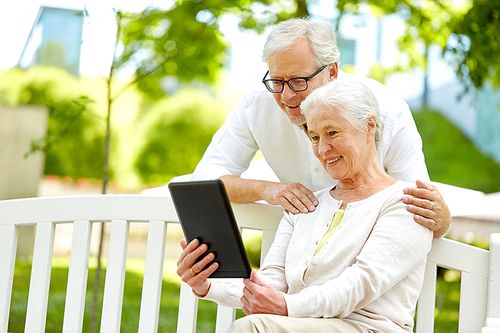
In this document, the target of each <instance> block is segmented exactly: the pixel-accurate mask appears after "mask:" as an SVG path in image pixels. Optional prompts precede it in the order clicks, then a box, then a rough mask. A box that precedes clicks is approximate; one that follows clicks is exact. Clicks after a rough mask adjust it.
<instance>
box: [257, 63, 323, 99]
mask: <svg viewBox="0 0 500 333" xmlns="http://www.w3.org/2000/svg"><path fill="white" fill-rule="evenodd" d="M326 66H328V65H323V66H321V67H320V68H319V69H318V70H317V71H316V72H314V73H312V74H311V75H310V76H305V77H294V78H291V79H289V80H286V81H283V80H275V79H267V80H266V76H267V74H269V70H268V71H267V72H266V75H264V78H263V79H262V83H264V85H265V86H266V88H267V90H269V91H270V92H272V93H274V94H279V93H281V92H282V91H283V89H285V83H286V84H287V85H288V87H290V89H292V90H293V91H295V92H300V91H306V90H307V89H308V88H309V83H308V81H309V80H310V79H312V78H313V77H315V76H316V75H318V74H319V73H321V71H322V70H323V69H325V68H326ZM293 80H304V81H305V82H306V87H305V88H304V89H295V88H294V87H292V85H291V84H290V81H293ZM266 82H280V83H281V90H280V91H273V90H271V89H270V88H269V86H268V85H267V84H266Z"/></svg>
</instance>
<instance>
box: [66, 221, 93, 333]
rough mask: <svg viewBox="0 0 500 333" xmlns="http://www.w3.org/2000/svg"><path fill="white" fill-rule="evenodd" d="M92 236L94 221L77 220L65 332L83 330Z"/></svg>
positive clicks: (70, 265)
mask: <svg viewBox="0 0 500 333" xmlns="http://www.w3.org/2000/svg"><path fill="white" fill-rule="evenodd" d="M91 236H92V223H91V222H90V221H89V220H81V221H75V223H74V225H73V241H72V244H71V257H70V264H69V271H68V284H67V286H66V302H65V305H64V320H63V333H70V332H81V331H82V329H83V314H84V312H85V296H86V290H87V278H88V266H89V256H90V240H91Z"/></svg>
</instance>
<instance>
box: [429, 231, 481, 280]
mask: <svg viewBox="0 0 500 333" xmlns="http://www.w3.org/2000/svg"><path fill="white" fill-rule="evenodd" d="M488 258H489V252H488V251H486V250H483V249H480V248H478V247H475V246H471V245H467V244H464V243H460V242H456V241H452V240H449V239H445V238H436V239H434V241H433V242H432V249H431V252H429V254H428V256H427V261H430V262H435V263H439V266H440V267H444V268H449V269H453V270H456V271H465V272H469V273H471V274H475V275H478V276H482V277H487V276H488V260H489V259H488Z"/></svg>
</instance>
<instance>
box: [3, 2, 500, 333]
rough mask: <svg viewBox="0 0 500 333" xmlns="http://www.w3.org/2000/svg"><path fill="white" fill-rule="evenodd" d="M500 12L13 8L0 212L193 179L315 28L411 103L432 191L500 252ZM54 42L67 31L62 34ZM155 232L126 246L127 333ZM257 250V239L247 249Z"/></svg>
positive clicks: (169, 320)
mask: <svg viewBox="0 0 500 333" xmlns="http://www.w3.org/2000/svg"><path fill="white" fill-rule="evenodd" d="M499 7H500V5H498V4H497V3H496V1H493V0H491V1H484V0H483V1H398V0H385V1H384V0H370V1H361V2H359V1H338V2H337V1H324V0H322V1H320V0H317V1H305V0H299V1H285V0H281V1H275V0H266V1H261V2H254V1H246V0H234V1H218V0H209V1H203V0H202V1H99V2H97V1H77V0H73V1H37V0H32V1H23V0H21V1H17V2H9V3H7V2H2V3H0V45H2V46H1V52H0V103H1V104H0V108H1V110H2V111H0V135H3V136H0V138H1V139H0V140H1V141H0V153H3V154H4V155H3V156H4V157H2V155H1V154H0V170H1V172H0V188H2V192H1V194H2V197H1V198H0V199H11V198H18V197H27V196H37V195H39V196H49V195H72V194H89V193H101V192H106V193H139V192H142V191H144V190H147V189H154V188H157V187H159V186H163V185H165V184H166V183H168V181H170V180H171V179H172V178H173V177H177V176H181V175H184V174H189V173H190V172H192V171H193V169H194V167H195V166H196V164H197V162H198V161H199V159H200V158H201V156H202V154H203V152H204V150H205V148H206V147H207V146H208V144H209V142H210V139H211V137H212V135H213V133H214V132H215V131H216V130H217V129H218V128H219V126H220V125H221V124H222V123H223V121H224V117H225V116H226V115H227V113H228V112H230V110H231V109H232V107H233V105H234V104H235V103H236V101H237V100H238V98H239V97H240V96H241V95H242V94H243V92H244V91H246V90H249V89H252V88H254V87H256V86H258V85H261V84H262V83H261V82H260V81H261V79H262V76H263V74H264V73H265V71H266V70H267V67H266V64H264V63H263V62H262V61H261V59H260V57H261V50H262V45H263V43H264V40H265V36H266V33H267V32H268V29H269V27H270V26H272V25H273V24H274V23H276V22H277V21H279V20H283V19H287V18H290V17H304V16H310V17H312V18H318V19H322V20H326V21H328V22H330V23H331V24H332V25H333V26H334V27H335V28H336V31H337V36H338V38H339V48H340V50H341V68H342V69H343V70H345V71H347V72H352V73H356V74H361V75H366V76H370V77H372V78H374V79H377V80H379V81H381V82H383V83H385V84H387V85H388V86H389V87H390V88H391V89H392V90H393V91H394V93H395V95H398V96H401V97H403V98H404V99H405V100H406V101H407V102H408V103H409V104H410V106H411V108H412V111H413V113H414V118H415V121H416V123H417V127H418V129H419V131H420V133H421V135H422V138H423V142H424V154H425V156H426V162H427V166H428V170H429V174H430V176H431V180H433V181H435V182H439V183H443V184H447V185H451V187H449V186H445V187H442V189H443V191H445V192H446V194H447V195H450V197H449V198H452V199H450V201H453V202H450V201H448V199H447V198H448V197H445V199H447V202H449V203H450V205H451V207H450V208H452V213H454V220H453V228H455V229H453V228H452V230H450V232H449V234H448V237H452V238H455V239H458V240H461V241H465V242H469V243H474V244H476V245H481V246H483V247H487V246H488V244H487V238H486V237H485V235H486V234H488V233H489V232H491V230H498V229H495V228H498V222H499V221H498V220H499V218H498V208H496V207H498V206H495V202H498V199H499V196H498V193H496V192H498V191H500V166H499V163H500V113H499V104H500V98H499V92H498V91H497V90H496V88H497V87H498V84H499V82H500V80H499V76H500V72H499V71H498V63H499V60H500V59H499V57H500V52H499V51H500V39H499V38H498V31H500V30H499V28H500V27H499V22H500V20H499V15H500V8H499ZM42 9H44V10H46V11H45V13H49V12H50V11H51V10H52V12H56V13H61V12H62V13H72V16H73V17H79V19H80V20H81V21H80V22H81V32H80V33H81V37H80V40H78V45H79V47H80V48H79V53H78V61H77V63H75V62H74V61H67V60H66V58H65V55H68V54H70V53H71V52H70V51H71V50H65V49H64V48H62V46H61V45H58V44H57V43H45V44H44V45H43V47H42V44H41V42H40V41H41V39H40V35H39V34H40V33H41V32H40V31H41V30H42V31H43V29H40V28H39V27H40V26H39V25H37V24H36V23H40V22H41V23H44V21H43V18H44V16H43V14H42V13H43V11H42ZM79 13H80V14H79ZM45 17H47V16H45ZM49 23H50V20H49ZM52 23H53V21H52ZM63 23H64V22H63ZM45 24H47V22H45ZM48 26H49V24H47V27H48ZM57 27H58V28H57ZM42 28H43V26H42ZM46 30H48V29H47V28H46ZM57 30H65V25H64V24H61V25H60V26H57V25H56V31H57ZM67 30H70V31H73V32H74V29H67ZM37 34H38V35H37ZM37 36H38V37H37ZM117 36H118V38H117ZM37 38H38V39H37ZM42 39H43V38H42ZM61 67H62V68H61ZM109 90H110V91H111V93H110V94H108V91H109ZM31 108H34V109H35V110H36V111H33V110H31ZM27 109H29V111H27V112H35V113H34V114H32V113H30V114H29V116H28V117H27V118H22V120H17V122H16V121H13V120H11V119H13V118H7V116H6V115H7V114H8V115H9V117H12V114H13V113H19V114H20V113H21V112H24V111H21V110H27ZM5 110H7V111H5ZM18 111H19V112H18ZM40 113H42V114H43V113H45V114H46V119H45V120H44V117H43V116H40ZM108 115H109V116H110V117H109V118H108ZM37 117H41V118H37ZM38 119H41V120H38ZM108 119H109V125H110V127H109V129H110V131H109V138H110V140H109V151H107V149H106V146H107V143H106V141H107V140H106V138H107V124H108ZM29 123H41V124H46V126H44V128H42V130H41V131H42V132H40V133H41V134H38V135H36V136H34V133H36V131H33V130H32V128H31V127H28V134H26V135H23V139H24V140H21V141H22V142H23V144H24V145H25V146H23V147H22V148H16V149H14V148H13V141H12V140H11V139H12V135H13V134H12V133H13V131H15V130H16V128H17V127H16V126H19V127H22V126H25V125H27V124H29ZM31 125H32V124H31ZM31 125H30V126H31ZM9 135H11V136H9ZM8 153H11V154H16V156H17V157H16V158H18V160H20V161H21V162H20V163H22V164H23V165H26V164H30V165H31V166H33V165H35V164H39V168H38V169H36V170H35V176H34V178H32V177H27V175H26V173H24V170H25V169H23V167H19V166H18V165H15V164H12V163H10V162H11V161H10V160H9V158H6V157H5V156H6V155H5V154H8ZM19 156H20V157H19ZM259 157H260V156H259V154H257V156H256V159H258V158H259ZM105 161H108V162H105ZM35 162H36V163H35ZM9 164H10V165H11V166H10V168H11V169H6V168H7V167H9ZM12 165H13V166H12ZM256 165H258V163H256ZM1 168H4V169H1ZM6 170H7V171H6ZM261 170H267V169H266V168H265V167H264V169H257V170H256V171H255V172H254V175H256V176H257V177H268V175H267V174H266V175H263V174H261V172H263V171H261ZM103 179H104V180H103ZM23 181H29V184H28V185H29V186H28V189H27V190H23V189H22V188H21V186H20V184H21V183H22V182H23ZM108 181H109V182H108ZM440 189H441V188H440ZM150 193H151V192H150ZM156 193H158V192H156ZM451 195H453V197H452V196H451ZM485 212H486V213H487V214H484V213H485ZM481 213H483V214H481ZM495 213H496V214H495ZM94 229H95V230H94V231H98V230H97V229H98V228H94ZM483 229H484V230H483ZM144 235H145V234H144V232H143V230H142V231H141V230H137V231H136V232H135V233H133V232H132V236H131V237H132V238H134V237H135V238H136V239H137V241H136V242H135V243H134V239H131V242H132V243H130V244H129V254H130V257H131V258H130V260H129V261H128V264H129V267H130V269H129V274H128V275H127V283H128V287H126V292H127V295H128V296H129V298H128V301H126V302H125V305H124V316H123V317H124V318H125V319H126V320H130V322H126V323H123V324H122V329H123V331H134V330H136V329H137V328H136V327H134V325H136V324H134V323H136V321H134V318H135V319H137V318H136V317H138V314H135V313H134V311H135V310H134V303H136V304H137V302H139V298H138V297H140V296H137V295H140V287H138V286H140V285H141V282H142V280H141V269H142V266H141V261H140V259H137V258H141V256H143V253H141V250H140V248H141V245H140V240H141V237H144ZM57 237H58V238H56V244H57V245H56V246H57V247H58V248H57V251H56V253H59V255H60V260H59V261H58V260H55V261H54V271H53V285H54V286H53V288H54V290H55V291H56V294H57V290H59V289H60V292H61V295H63V294H64V291H65V284H64V281H65V275H64V274H67V273H65V272H66V271H65V269H67V260H66V259H65V258H66V256H68V255H69V252H68V251H69V245H68V244H67V240H68V239H71V230H69V231H66V232H64V231H63V230H59V231H58V236H57ZM179 237H180V230H170V231H169V239H171V240H172V241H171V242H170V244H169V245H167V250H166V252H167V254H168V256H167V258H168V259H167V260H170V261H168V264H167V265H166V267H167V268H170V275H169V274H166V277H165V286H164V292H165V293H166V294H167V295H168V294H169V293H171V294H173V295H175V290H176V288H178V283H179V280H178V279H177V278H176V277H175V276H172V275H171V272H173V271H174V270H173V269H172V267H174V264H175V262H174V259H173V258H175V257H176V256H177V255H178V253H179V246H178V245H177V243H176V241H177V239H178V238H179ZM253 238H255V237H254V235H250V236H249V237H247V244H248V247H249V248H252V246H253V244H254V243H255V242H254V241H253ZM94 243H95V244H94V245H95V246H93V253H94V254H95V253H96V252H97V249H96V244H97V243H98V242H94ZM257 247H258V246H257ZM133 249H135V251H134V250H133ZM250 251H251V249H250ZM104 254H105V249H104ZM28 257H29V249H28ZM28 262H29V261H23V259H22V258H21V259H20V261H19V265H18V267H16V278H15V283H17V284H16V287H15V290H16V293H15V295H13V299H14V300H13V302H14V301H15V302H19V303H18V304H19V306H18V308H19V309H18V312H17V313H16V315H12V316H11V317H12V318H11V329H10V330H11V331H13V332H18V331H22V327H23V320H22V319H23V304H24V303H25V299H24V298H25V292H27V289H26V288H27V283H28V279H29V269H30V266H29V263H28ZM94 267H95V265H94ZM92 269H95V268H93V267H92V268H91V272H90V274H89V276H90V277H91V278H90V279H89V283H90V281H91V280H92V277H93V275H92V272H93V271H92ZM166 270H168V269H166ZM442 275H443V279H442V281H441V282H443V281H446V282H448V283H447V284H444V283H443V287H442V288H443V289H442V297H441V303H439V302H438V304H440V306H441V307H440V311H438V313H437V314H436V315H437V316H438V318H439V321H438V322H440V323H441V324H440V325H442V326H440V327H441V328H440V329H441V331H442V332H452V331H453V330H456V329H455V327H456V319H457V318H458V317H457V308H456V299H454V297H456V296H455V295H456V294H457V292H455V291H454V289H453V290H449V291H448V290H446V288H448V287H449V286H450V285H453V286H454V288H455V289H456V288H457V285H458V281H459V278H460V277H459V276H457V275H456V274H454V273H453V272H450V271H447V272H442ZM136 286H137V287H136ZM23 287H24V288H25V289H23ZM51 288H52V287H51ZM134 288H135V289H134ZM90 290H91V287H89V293H90ZM134 292H135V293H134ZM23 297H24V298H23ZM134 297H135V298H134ZM88 298H89V299H90V298H91V297H88ZM162 299H163V297H162ZM61 302H64V299H63V296H61V299H57V297H56V298H55V299H52V300H49V308H50V309H52V310H50V311H49V317H50V318H49V319H48V325H47V331H58V330H60V328H58V327H60V325H61V323H62V322H61V321H60V317H58V313H59V314H60V311H62V309H63V306H61ZM175 302H176V300H175V297H174V298H173V299H172V297H168V296H165V303H166V305H165V306H167V307H169V310H166V312H168V313H171V315H169V316H167V317H166V318H164V319H163V320H164V323H163V325H164V326H162V324H161V323H160V327H163V329H162V331H169V327H175V320H176V314H175V311H176V303H175ZM62 304H63V303H62ZM24 306H25V305H24ZM203 306H205V307H206V309H207V310H206V311H202V313H204V315H205V316H206V317H207V319H206V320H205V319H204V320H200V321H199V322H200V324H199V325H200V331H204V330H209V329H210V328H211V327H212V325H213V319H210V318H213V317H211V316H210V314H211V313H212V314H213V311H215V310H214V309H213V307H212V306H211V305H210V304H204V305H203ZM24 311H25V308H24ZM129 312H130V315H127V313H129ZM162 313H163V310H162ZM87 317H88V316H87V315H86V318H87ZM16 321H17V322H16ZM86 323H87V324H86V326H85V327H84V330H91V329H89V324H88V318H87V321H86ZM172 325H173V326H172ZM450 327H451V328H450Z"/></svg>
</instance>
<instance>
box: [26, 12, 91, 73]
mask: <svg viewBox="0 0 500 333" xmlns="http://www.w3.org/2000/svg"><path fill="white" fill-rule="evenodd" d="M82 26H83V11H81V10H75V9H65V8H56V7H46V6H40V9H39V11H38V15H37V17H36V19H35V22H34V24H33V27H32V29H31V32H30V34H29V37H28V40H27V42H26V44H25V46H24V49H23V52H22V53H21V57H20V59H19V64H18V65H19V67H20V68H22V69H26V68H29V67H31V66H35V65H39V64H40V65H47V66H57V67H60V68H63V69H65V70H67V71H68V72H69V73H71V74H73V75H75V76H78V74H79V68H80V46H81V44H82Z"/></svg>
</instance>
